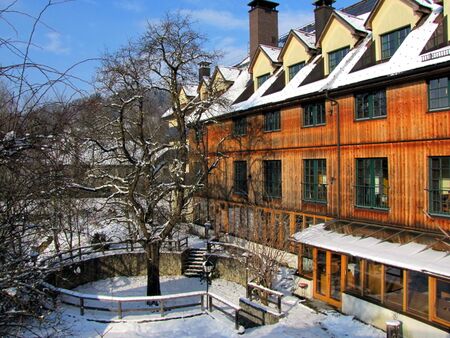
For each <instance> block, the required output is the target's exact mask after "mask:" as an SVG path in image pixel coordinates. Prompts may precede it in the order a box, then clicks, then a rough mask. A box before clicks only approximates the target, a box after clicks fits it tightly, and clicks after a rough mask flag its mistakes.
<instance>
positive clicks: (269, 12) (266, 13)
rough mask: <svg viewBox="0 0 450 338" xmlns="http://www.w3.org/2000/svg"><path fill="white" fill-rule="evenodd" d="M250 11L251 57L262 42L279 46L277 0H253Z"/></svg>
mask: <svg viewBox="0 0 450 338" xmlns="http://www.w3.org/2000/svg"><path fill="white" fill-rule="evenodd" d="M248 5H249V6H250V11H249V16H250V58H253V56H254V55H255V52H256V50H257V49H258V46H259V45H260V44H264V45H269V46H274V47H278V11H277V9H276V8H277V6H278V5H279V4H278V3H276V2H272V1H266V0H253V1H251V2H250V3H249V4H248Z"/></svg>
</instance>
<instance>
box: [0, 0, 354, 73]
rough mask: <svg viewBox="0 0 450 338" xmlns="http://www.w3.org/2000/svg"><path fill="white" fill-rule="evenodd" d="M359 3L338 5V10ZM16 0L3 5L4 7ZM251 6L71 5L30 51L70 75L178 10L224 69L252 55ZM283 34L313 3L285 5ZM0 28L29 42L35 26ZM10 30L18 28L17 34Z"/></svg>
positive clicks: (26, 1) (2, 54)
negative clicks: (203, 37) (70, 70)
mask: <svg viewBox="0 0 450 338" xmlns="http://www.w3.org/2000/svg"><path fill="white" fill-rule="evenodd" d="M356 1H357V0H337V1H336V3H335V7H336V8H342V7H345V6H348V5H350V4H352V3H354V2H356ZM11 2H12V0H0V7H2V8H4V7H5V5H7V4H9V3H11ZM248 2H249V0H223V1H217V0H209V1H208V0H73V1H69V2H65V3H63V4H59V5H57V6H53V7H51V8H50V9H49V10H48V11H46V12H45V14H44V16H43V22H44V23H45V25H39V26H38V28H37V30H36V33H35V38H34V43H35V46H33V47H32V48H31V50H30V55H31V58H32V59H33V60H34V61H35V62H42V63H44V64H46V65H50V66H52V67H55V68H58V69H60V70H63V69H66V68H67V67H69V66H70V65H73V64H74V63H76V62H79V61H81V60H84V59H89V58H96V57H100V56H101V55H102V53H103V52H104V51H105V50H111V51H113V50H115V49H117V48H118V47H120V46H121V45H123V44H124V43H126V42H127V40H129V39H134V38H137V37H139V35H140V34H142V33H143V32H144V31H145V26H146V23H147V22H149V21H150V22H153V21H155V20H158V19H159V18H161V17H162V16H164V14H165V13H166V12H168V11H176V10H180V11H181V12H182V13H185V14H189V15H191V16H192V18H193V19H194V20H196V26H197V28H198V30H200V31H201V32H203V33H204V34H205V35H206V36H207V37H208V39H209V42H208V44H207V46H206V47H207V48H211V49H219V50H222V52H223V53H224V58H223V60H221V63H223V64H232V63H235V62H238V61H239V60H240V59H242V58H243V57H244V56H245V54H246V52H247V49H248V7H247V3H248ZM278 2H279V3H280V6H279V7H278V9H279V22H280V34H281V33H284V32H287V31H288V30H289V28H294V27H298V26H301V25H303V24H307V23H309V22H310V21H311V20H312V18H313V6H312V4H311V3H312V0H281V1H278ZM46 3H47V0H17V3H16V5H15V6H14V8H15V9H17V10H19V11H23V12H26V13H29V14H32V15H37V14H38V13H39V11H40V10H41V9H42V8H43V6H45V4H46ZM5 18H6V19H7V20H8V22H9V23H8V22H7V21H5V20H2V21H1V22H0V34H1V37H2V38H5V37H8V38H10V39H14V40H25V39H26V38H27V36H28V34H29V33H30V31H31V24H32V20H31V19H30V18H27V17H24V16H23V15H19V14H14V13H10V14H7V15H6V16H5ZM9 24H12V25H14V27H15V29H16V30H17V32H16V31H14V30H13V29H12V28H11V27H10V25H9ZM16 61H17V59H15V57H14V56H12V54H11V53H10V52H7V51H6V50H5V49H4V48H0V63H1V64H10V63H13V62H16ZM97 66H98V62H95V61H93V62H88V63H85V64H83V65H81V66H78V67H77V68H76V74H77V75H78V76H80V77H82V78H83V79H85V80H91V79H92V78H93V76H94V74H95V69H96V67H97Z"/></svg>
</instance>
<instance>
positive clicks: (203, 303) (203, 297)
mask: <svg viewBox="0 0 450 338" xmlns="http://www.w3.org/2000/svg"><path fill="white" fill-rule="evenodd" d="M200 297H201V303H202V305H201V307H202V311H205V295H201V296H200Z"/></svg>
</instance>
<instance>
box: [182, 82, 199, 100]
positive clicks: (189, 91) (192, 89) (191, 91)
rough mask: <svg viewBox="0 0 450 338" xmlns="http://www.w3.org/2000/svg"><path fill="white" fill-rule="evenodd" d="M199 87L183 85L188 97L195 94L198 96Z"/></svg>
mask: <svg viewBox="0 0 450 338" xmlns="http://www.w3.org/2000/svg"><path fill="white" fill-rule="evenodd" d="M197 88H198V85H186V86H183V90H184V92H185V94H186V96H188V97H195V96H197Z"/></svg>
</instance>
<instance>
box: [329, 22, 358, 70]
mask: <svg viewBox="0 0 450 338" xmlns="http://www.w3.org/2000/svg"><path fill="white" fill-rule="evenodd" d="M330 20H331V21H330V22H329V24H328V25H327V28H326V30H325V31H324V32H323V34H322V37H321V41H320V45H321V47H322V57H323V59H324V67H325V74H328V69H329V67H328V53H330V52H333V51H335V50H338V49H341V48H344V47H347V46H350V49H351V48H353V47H354V46H355V44H356V43H357V42H358V38H357V37H356V36H355V35H354V34H353V31H352V30H351V29H350V28H349V27H348V26H347V25H344V24H343V23H342V22H341V21H340V20H337V19H336V18H335V17H332V18H331V19H330Z"/></svg>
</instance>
